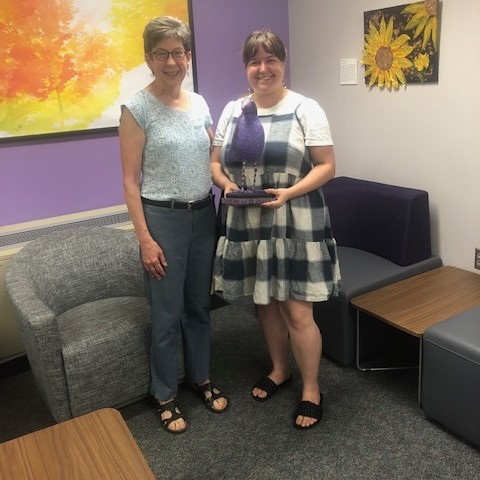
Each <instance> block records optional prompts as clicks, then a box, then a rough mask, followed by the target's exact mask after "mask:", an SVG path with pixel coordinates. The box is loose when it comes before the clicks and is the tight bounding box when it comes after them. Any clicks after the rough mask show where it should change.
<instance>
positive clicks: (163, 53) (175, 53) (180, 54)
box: [150, 48, 187, 62]
mask: <svg viewBox="0 0 480 480" xmlns="http://www.w3.org/2000/svg"><path fill="white" fill-rule="evenodd" d="M150 53H151V54H153V55H155V58H156V59H157V60H160V61H161V62H166V61H167V60H168V57H169V56H170V55H171V56H172V58H173V59H174V60H176V61H180V60H183V59H184V57H185V54H186V53H187V52H186V51H185V50H182V49H181V48H176V49H175V50H172V51H171V52H169V51H168V50H164V49H163V48H157V50H154V51H153V52H150Z"/></svg>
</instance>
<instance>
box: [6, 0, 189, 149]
mask: <svg viewBox="0 0 480 480" xmlns="http://www.w3.org/2000/svg"><path fill="white" fill-rule="evenodd" d="M162 15H173V16H175V17H178V18H180V19H182V20H184V21H185V22H186V23H187V24H191V22H190V21H189V20H190V18H189V0H28V1H27V0H2V1H1V2H0V141H11V140H16V139H19V138H21V139H25V138H26V137H27V138H30V137H32V136H34V137H37V136H45V135H47V136H52V135H53V136H58V135H65V134H72V133H74V132H75V133H80V132H81V133H93V132H96V131H107V132H108V131H115V130H116V128H117V127H118V122H119V117H120V105H121V103H122V102H123V101H124V100H126V98H128V97H129V96H130V95H132V94H133V93H135V92H136V91H137V90H140V89H142V88H143V87H145V86H146V85H147V84H149V83H150V82H151V81H152V80H153V77H152V74H151V72H150V70H149V69H148V67H147V65H146V63H145V58H144V52H143V29H144V27H145V25H146V23H147V22H148V21H149V20H150V19H151V18H154V17H159V16H162ZM192 41H193V33H192ZM193 58H194V56H192V61H193ZM184 87H185V88H187V89H189V90H195V75H194V65H192V68H191V69H190V72H189V75H187V77H186V79H185V82H184Z"/></svg>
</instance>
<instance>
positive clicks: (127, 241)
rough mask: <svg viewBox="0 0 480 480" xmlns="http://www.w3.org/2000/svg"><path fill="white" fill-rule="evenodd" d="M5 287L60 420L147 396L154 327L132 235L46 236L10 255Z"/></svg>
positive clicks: (95, 231)
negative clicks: (151, 337) (151, 323)
mask: <svg viewBox="0 0 480 480" xmlns="http://www.w3.org/2000/svg"><path fill="white" fill-rule="evenodd" d="M6 284H7V291H8V293H9V295H10V297H11V299H12V302H13V305H14V307H15V310H16V313H17V320H18V323H19V326H20V331H21V334H22V339H23V342H24V346H25V350H26V353H27V356H28V360H29V362H30V366H31V369H32V373H33V376H34V378H35V381H36V384H37V386H38V388H39V390H40V393H41V395H42V397H43V399H44V401H45V403H46V405H47V407H48V408H49V409H50V411H51V413H52V415H53V417H54V418H55V420H56V421H57V422H60V421H63V420H66V419H68V418H70V417H72V416H73V417H75V416H78V415H82V414H84V413H87V412H89V411H92V410H96V409H98V408H102V407H120V406H123V405H126V404H129V403H132V402H135V401H137V400H139V399H141V398H143V397H145V396H147V395H148V393H149V385H150V368H149V351H150V330H151V325H150V315H149V305H148V302H147V299H146V297H145V294H144V289H143V271H142V266H141V263H140V258H139V250H138V244H137V241H136V237H135V234H134V232H132V231H124V230H117V229H114V228H108V227H80V228H70V229H68V230H65V231H61V232H58V233H53V234H49V235H45V236H43V237H41V238H39V239H37V240H34V241H32V242H30V243H29V244H27V245H26V246H25V247H23V248H22V250H21V251H20V252H19V253H17V254H16V255H15V256H14V257H13V259H12V261H11V262H10V264H9V266H8V269H7V274H6ZM179 358H180V359H181V360H180V362H182V363H181V364H179V370H180V377H181V378H183V377H184V373H183V372H184V370H183V355H180V356H179Z"/></svg>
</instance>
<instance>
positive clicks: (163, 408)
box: [157, 400, 187, 433]
mask: <svg viewBox="0 0 480 480" xmlns="http://www.w3.org/2000/svg"><path fill="white" fill-rule="evenodd" d="M157 403H158V412H159V413H160V420H161V422H162V427H163V428H164V430H166V431H167V432H170V433H183V432H184V431H185V430H186V429H187V426H186V425H185V427H184V428H182V429H180V430H172V429H171V428H169V427H170V425H171V424H172V422H175V420H180V419H183V420H184V421H185V418H184V417H183V415H182V414H181V413H180V410H179V408H178V407H177V405H176V404H175V400H170V401H169V402H167V403H163V404H161V403H160V402H159V401H158V400H157ZM165 412H170V413H171V414H172V416H171V417H169V418H165V419H164V420H162V413H165Z"/></svg>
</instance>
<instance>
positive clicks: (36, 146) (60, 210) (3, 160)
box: [0, 0, 288, 226]
mask: <svg viewBox="0 0 480 480" xmlns="http://www.w3.org/2000/svg"><path fill="white" fill-rule="evenodd" d="M192 6H193V26H194V35H195V50H196V68H197V80H198V90H199V93H201V94H202V95H203V96H204V97H205V99H206V100H207V102H208V104H209V105H210V109H211V112H212V116H213V119H214V121H217V120H218V117H219V115H220V113H221V111H222V109H223V107H224V105H225V103H226V102H227V101H228V100H230V99H232V98H236V97H238V96H240V95H242V94H243V93H244V92H245V91H246V90H247V88H248V83H247V81H246V77H245V71H244V69H243V66H242V59H241V48H242V45H243V42H244V40H245V38H246V36H247V35H248V34H249V33H250V32H251V31H252V30H255V29H259V28H271V29H272V30H274V31H275V32H277V33H278V34H279V35H280V36H281V37H282V39H283V41H284V42H285V45H287V46H288V0H241V1H238V0H192ZM139 41H141V39H139ZM287 83H288V71H287ZM122 203H124V200H123V192H122V174H121V167H120V155H119V148H118V139H117V136H116V135H105V136H98V135H97V136H94V135H91V136H81V137H76V138H72V139H68V140H55V141H51V140H50V141H46V140H43V141H39V142H18V143H4V144H0V226H4V225H10V224H14V223H20V222H26V221H30V220H38V219H41V218H48V217H54V216H57V215H65V214H69V213H76V212H81V211H84V210H91V209H95V208H102V207H110V206H113V205H119V204H122Z"/></svg>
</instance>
